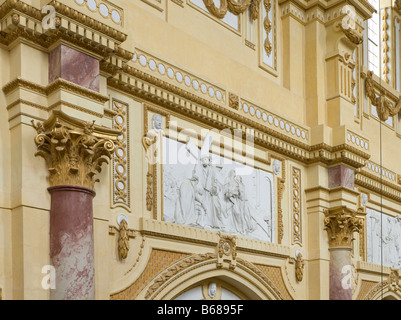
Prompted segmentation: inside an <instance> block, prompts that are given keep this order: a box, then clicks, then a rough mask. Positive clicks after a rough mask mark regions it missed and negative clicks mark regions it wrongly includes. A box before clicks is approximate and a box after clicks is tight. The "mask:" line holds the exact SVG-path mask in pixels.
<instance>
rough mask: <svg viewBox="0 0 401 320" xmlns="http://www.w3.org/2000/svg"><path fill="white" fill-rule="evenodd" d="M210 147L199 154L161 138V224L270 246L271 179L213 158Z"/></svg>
mask: <svg viewBox="0 0 401 320" xmlns="http://www.w3.org/2000/svg"><path fill="white" fill-rule="evenodd" d="M210 145H211V140H210V141H208V142H206V143H205V144H204V145H203V147H202V150H201V151H199V149H198V148H197V147H195V146H194V145H192V146H191V144H190V143H189V144H187V145H185V144H183V143H180V142H177V141H175V140H172V139H169V138H166V137H163V150H165V152H164V154H163V202H164V203H163V217H164V220H165V221H167V222H174V223H178V224H183V225H188V226H191V227H197V228H202V229H207V230H213V231H220V232H223V233H228V234H234V235H240V236H245V237H251V238H255V239H259V240H263V241H269V242H272V241H273V239H274V234H273V230H274V214H273V205H274V203H273V202H274V200H273V199H274V195H273V182H272V181H273V175H272V174H271V173H268V172H265V171H262V170H259V169H254V168H251V167H249V166H247V165H243V164H240V163H238V162H235V161H232V160H229V159H227V158H223V157H220V156H218V155H215V154H212V153H210V152H209V149H210ZM177 160H179V161H177ZM177 162H178V163H177ZM244 169H247V170H244ZM244 173H248V174H244Z"/></svg>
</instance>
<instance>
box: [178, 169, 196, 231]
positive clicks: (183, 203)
mask: <svg viewBox="0 0 401 320" xmlns="http://www.w3.org/2000/svg"><path fill="white" fill-rule="evenodd" d="M198 182H199V179H198V177H197V176H192V177H191V178H190V179H186V180H184V181H183V182H182V184H181V186H180V188H179V194H178V199H177V202H176V206H175V222H177V223H180V224H187V225H195V224H196V223H197V221H198V220H199V214H200V213H199V212H200V210H199V208H198V206H197V204H196V203H195V202H196V201H198V202H199V200H201V199H200V198H199V194H198V191H197V185H198ZM201 207H202V206H201Z"/></svg>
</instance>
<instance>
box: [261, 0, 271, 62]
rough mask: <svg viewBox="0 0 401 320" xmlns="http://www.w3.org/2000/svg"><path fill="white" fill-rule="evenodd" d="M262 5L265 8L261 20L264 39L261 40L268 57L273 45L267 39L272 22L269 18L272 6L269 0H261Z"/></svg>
mask: <svg viewBox="0 0 401 320" xmlns="http://www.w3.org/2000/svg"><path fill="white" fill-rule="evenodd" d="M263 6H264V8H265V10H266V17H265V19H264V20H263V28H264V29H265V31H266V39H265V40H264V42H263V47H264V49H265V52H266V54H267V56H268V57H270V55H271V53H272V50H273V45H272V43H271V42H270V40H269V34H270V32H271V30H272V22H271V21H270V19H269V12H270V10H271V8H272V3H271V0H263Z"/></svg>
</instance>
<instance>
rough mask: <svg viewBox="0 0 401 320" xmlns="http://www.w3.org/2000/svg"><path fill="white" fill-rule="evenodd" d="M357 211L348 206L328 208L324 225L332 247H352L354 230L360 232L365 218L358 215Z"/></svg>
mask: <svg viewBox="0 0 401 320" xmlns="http://www.w3.org/2000/svg"><path fill="white" fill-rule="evenodd" d="M356 215H357V214H356V212H355V211H353V210H350V209H348V208H346V207H338V208H334V209H330V210H326V212H325V216H326V217H325V219H324V226H325V230H326V231H327V234H328V238H329V246H330V248H336V247H348V248H351V246H352V241H353V240H354V238H353V233H354V232H359V231H360V229H361V228H362V226H363V219H362V218H359V217H357V216H356Z"/></svg>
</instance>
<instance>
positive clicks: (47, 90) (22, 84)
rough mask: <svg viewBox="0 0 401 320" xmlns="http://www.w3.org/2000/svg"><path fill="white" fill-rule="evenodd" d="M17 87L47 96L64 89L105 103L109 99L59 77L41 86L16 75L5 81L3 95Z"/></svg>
mask: <svg viewBox="0 0 401 320" xmlns="http://www.w3.org/2000/svg"><path fill="white" fill-rule="evenodd" d="M17 88H24V89H28V90H31V91H34V92H36V93H38V94H41V95H45V96H48V95H50V94H51V93H53V92H55V91H57V90H66V91H69V92H71V93H75V94H78V95H81V96H84V97H85V98H88V99H92V100H95V101H97V102H100V103H106V102H107V101H109V97H107V96H104V95H102V94H100V93H97V92H96V91H93V90H90V89H86V88H84V87H82V86H79V85H77V84H75V83H72V82H70V81H67V80H64V79H61V78H59V79H57V80H55V81H53V82H52V83H50V84H49V85H48V86H42V85H39V84H37V83H34V82H32V81H28V80H25V79H22V78H20V77H18V78H16V79H15V80H12V81H11V82H9V83H7V84H6V85H5V86H4V87H3V92H4V94H5V95H8V94H10V93H11V92H12V91H14V90H16V89H17Z"/></svg>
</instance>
